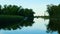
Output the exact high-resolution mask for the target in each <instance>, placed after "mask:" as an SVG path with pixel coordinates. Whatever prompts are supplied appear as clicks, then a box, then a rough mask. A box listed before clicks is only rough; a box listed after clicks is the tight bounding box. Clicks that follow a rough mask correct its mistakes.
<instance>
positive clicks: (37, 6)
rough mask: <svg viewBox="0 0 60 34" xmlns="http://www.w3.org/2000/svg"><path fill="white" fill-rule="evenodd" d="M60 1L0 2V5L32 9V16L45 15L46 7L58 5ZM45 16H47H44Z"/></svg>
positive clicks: (17, 0) (22, 0) (6, 0)
mask: <svg viewBox="0 0 60 34" xmlns="http://www.w3.org/2000/svg"><path fill="white" fill-rule="evenodd" d="M59 3H60V0H0V4H1V5H5V4H7V5H18V6H22V7H23V8H29V9H33V11H34V12H35V14H34V15H37V16H38V15H44V13H45V14H46V12H45V11H46V10H47V5H50V4H54V5H58V4H59ZM46 15H47V14H46Z"/></svg>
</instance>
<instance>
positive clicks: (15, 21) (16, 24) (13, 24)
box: [0, 17, 34, 30]
mask: <svg viewBox="0 0 60 34" xmlns="http://www.w3.org/2000/svg"><path fill="white" fill-rule="evenodd" d="M33 20H34V18H33V17H28V19H26V18H25V17H21V18H20V17H19V18H15V17H12V18H11V17H10V18H4V17H2V18H1V17H0V29H4V30H11V29H12V30H16V29H18V28H19V29H21V28H22V27H23V26H25V27H27V26H32V24H33V23H34V21H33Z"/></svg>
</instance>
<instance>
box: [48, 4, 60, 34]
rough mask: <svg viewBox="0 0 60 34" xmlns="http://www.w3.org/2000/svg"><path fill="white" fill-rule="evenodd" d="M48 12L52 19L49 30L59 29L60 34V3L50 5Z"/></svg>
mask: <svg viewBox="0 0 60 34" xmlns="http://www.w3.org/2000/svg"><path fill="white" fill-rule="evenodd" d="M47 12H48V13H49V17H50V21H49V24H48V25H47V30H48V32H52V31H58V33H59V34H60V27H59V26H60V4H59V5H57V6H56V5H48V8H47Z"/></svg>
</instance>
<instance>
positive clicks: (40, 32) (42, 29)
mask: <svg viewBox="0 0 60 34" xmlns="http://www.w3.org/2000/svg"><path fill="white" fill-rule="evenodd" d="M33 21H34V23H33V24H32V26H27V27H25V26H23V27H22V29H19V28H18V29H16V30H3V29H1V30H0V34H51V33H47V32H46V31H47V27H46V25H47V24H48V23H49V19H47V20H44V19H42V18H38V19H37V18H34V20H33ZM57 33H58V32H57V31H56V32H53V33H52V34H57Z"/></svg>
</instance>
